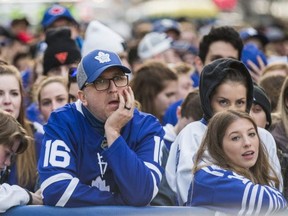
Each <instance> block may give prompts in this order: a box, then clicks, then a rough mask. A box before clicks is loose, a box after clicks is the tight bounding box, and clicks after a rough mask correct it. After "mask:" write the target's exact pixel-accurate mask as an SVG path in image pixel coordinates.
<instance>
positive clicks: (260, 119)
mask: <svg viewBox="0 0 288 216" xmlns="http://www.w3.org/2000/svg"><path fill="white" fill-rule="evenodd" d="M249 114H250V116H251V117H252V118H253V119H254V121H255V123H256V124H257V126H258V127H261V128H265V127H266V124H267V118H266V113H265V112H264V110H263V108H262V107H261V106H260V105H259V104H254V103H253V104H252V107H251V110H250V113H249Z"/></svg>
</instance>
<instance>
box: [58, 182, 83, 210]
mask: <svg viewBox="0 0 288 216" xmlns="http://www.w3.org/2000/svg"><path fill="white" fill-rule="evenodd" d="M78 183H79V179H78V178H73V179H72V180H71V181H70V184H69V185H68V187H67V188H66V190H65V192H64V194H63V195H62V196H61V198H60V199H59V201H58V202H57V203H56V206H61V207H64V206H65V205H66V203H67V202H68V200H69V199H70V197H71V195H72V193H73V192H74V190H75V188H76V187H77V185H78Z"/></svg>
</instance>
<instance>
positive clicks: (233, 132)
mask: <svg viewBox="0 0 288 216" xmlns="http://www.w3.org/2000/svg"><path fill="white" fill-rule="evenodd" d="M222 147H223V151H224V153H225V155H226V156H227V157H228V158H229V159H230V160H231V161H232V163H233V164H235V165H236V166H239V167H242V168H246V169H249V168H251V167H253V166H254V165H255V163H256V161H257V158H258V152H259V138H258V136H257V133H256V130H255V128H254V126H253V124H252V123H251V122H250V121H249V120H247V119H237V120H236V121H234V122H233V123H232V124H231V125H230V126H229V127H228V128H227V130H226V132H225V135H224V137H223V146H222Z"/></svg>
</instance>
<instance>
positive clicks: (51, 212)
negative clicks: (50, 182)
mask: <svg viewBox="0 0 288 216" xmlns="http://www.w3.org/2000/svg"><path fill="white" fill-rule="evenodd" d="M1 215H2V216H20V215H21V216H30V215H31V216H38V215H41V216H59V215H61V216H76V215H77V216H79V215H85V216H90V215H91V216H92V215H93V216H132V215H133V216H134V215H137V216H138V215H139V216H154V215H155V216H189V215H191V216H194V215H195V216H196V215H197V216H199V215H200V216H206V215H207V216H210V215H211V216H212V215H214V212H213V211H211V210H208V209H205V208H199V207H177V206H147V207H129V206H96V207H81V208H61V207H51V206H17V207H14V208H11V209H9V210H8V211H6V213H4V214H1Z"/></svg>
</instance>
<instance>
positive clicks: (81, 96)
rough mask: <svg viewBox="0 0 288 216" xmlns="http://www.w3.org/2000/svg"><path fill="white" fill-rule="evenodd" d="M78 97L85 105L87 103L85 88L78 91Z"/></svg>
mask: <svg viewBox="0 0 288 216" xmlns="http://www.w3.org/2000/svg"><path fill="white" fill-rule="evenodd" d="M78 98H79V99H80V100H81V102H82V103H83V105H87V100H86V95H85V92H84V91H83V90H79V91H78Z"/></svg>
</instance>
